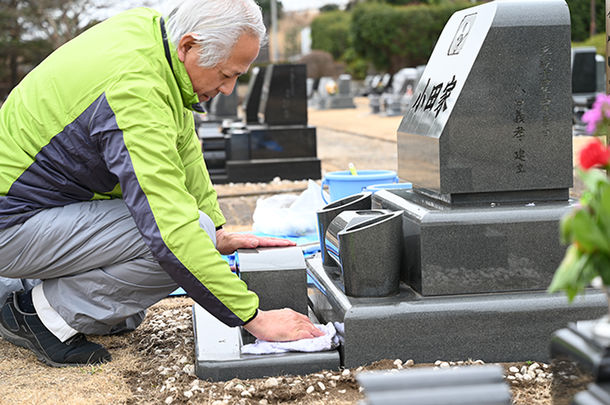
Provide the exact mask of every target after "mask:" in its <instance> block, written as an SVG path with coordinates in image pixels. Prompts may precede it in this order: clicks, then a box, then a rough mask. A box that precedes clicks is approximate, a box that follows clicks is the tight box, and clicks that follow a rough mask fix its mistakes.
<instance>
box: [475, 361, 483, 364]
mask: <svg viewBox="0 0 610 405" xmlns="http://www.w3.org/2000/svg"><path fill="white" fill-rule="evenodd" d="M474 364H485V362H484V361H483V360H475V361H474Z"/></svg>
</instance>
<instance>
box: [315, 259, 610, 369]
mask: <svg viewBox="0 0 610 405" xmlns="http://www.w3.org/2000/svg"><path fill="white" fill-rule="evenodd" d="M306 263H307V270H308V274H309V275H310V276H311V277H312V278H313V279H314V285H315V289H313V290H311V291H310V294H309V298H310V301H311V303H312V309H313V310H314V312H315V315H316V316H317V317H318V319H319V320H320V321H321V322H323V323H326V322H330V321H332V322H344V327H345V336H344V337H345V343H344V344H343V345H342V359H343V365H344V366H345V367H355V366H358V365H362V364H366V363H370V362H373V361H376V360H380V359H386V358H390V359H395V358H400V359H409V358H412V359H413V360H414V361H416V362H425V363H431V362H434V361H436V360H438V359H444V360H447V361H454V360H455V361H457V360H464V359H468V358H472V359H481V360H483V361H485V362H510V361H527V360H534V361H548V359H549V344H550V337H551V333H552V332H553V331H555V330H557V329H560V328H562V327H564V326H565V325H566V324H567V323H568V322H572V321H576V320H578V319H587V318H589V319H590V318H596V317H599V316H601V315H603V314H605V313H607V311H608V307H607V301H606V297H605V294H603V293H601V292H599V291H597V290H592V289H588V290H587V291H586V294H585V295H584V296H579V297H577V298H576V299H575V301H574V302H573V303H572V304H568V302H567V299H566V297H565V295H564V294H548V293H547V292H546V291H523V292H512V293H490V294H467V293H465V294H461V295H453V296H437V297H422V296H421V295H419V294H417V293H415V292H414V291H413V290H412V289H411V288H409V287H408V286H406V285H405V284H404V283H402V284H401V290H400V294H399V295H397V296H393V297H385V298H353V297H348V296H346V295H345V294H344V293H343V291H342V289H343V286H342V280H341V277H340V274H339V273H337V272H336V269H333V268H328V267H327V268H325V267H324V266H323V265H322V261H321V259H320V257H319V255H318V256H315V257H314V258H311V259H308V260H306Z"/></svg>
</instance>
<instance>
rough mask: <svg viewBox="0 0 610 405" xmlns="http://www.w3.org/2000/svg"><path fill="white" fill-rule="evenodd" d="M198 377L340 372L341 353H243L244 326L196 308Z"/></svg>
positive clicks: (198, 307)
mask: <svg viewBox="0 0 610 405" xmlns="http://www.w3.org/2000/svg"><path fill="white" fill-rule="evenodd" d="M193 330H194V331H195V374H196V375H197V377H199V378H201V379H202V380H209V381H226V380H231V379H233V378H241V379H246V378H262V377H268V376H278V375H285V374H292V375H299V374H310V373H314V372H318V371H320V370H337V369H338V368H339V366H340V365H341V363H340V359H339V352H338V351H337V350H331V351H327V352H316V353H297V352H291V353H280V354H266V355H255V354H241V347H242V346H243V344H244V343H247V342H248V341H249V340H250V338H251V336H250V335H249V334H248V333H247V332H246V331H244V330H243V328H241V327H229V326H227V325H225V324H223V323H222V322H220V321H219V320H218V319H216V318H215V317H214V316H212V315H211V314H210V313H209V312H207V311H206V310H205V309H203V308H202V307H201V306H199V305H194V306H193Z"/></svg>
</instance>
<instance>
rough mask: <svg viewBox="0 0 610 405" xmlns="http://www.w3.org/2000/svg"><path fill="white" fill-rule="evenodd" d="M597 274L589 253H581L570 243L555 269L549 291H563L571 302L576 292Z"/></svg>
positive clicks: (582, 288)
mask: <svg viewBox="0 0 610 405" xmlns="http://www.w3.org/2000/svg"><path fill="white" fill-rule="evenodd" d="M596 275H597V273H596V270H595V267H594V266H592V265H591V260H590V255H588V254H583V253H581V252H580V251H579V250H578V249H577V248H576V246H575V245H570V246H569V247H568V249H567V250H566V254H565V256H564V258H563V260H562V262H561V264H560V265H559V267H558V268H557V270H556V271H555V275H554V276H553V280H552V281H551V285H550V286H549V288H548V291H549V292H551V293H552V292H556V291H560V290H563V291H565V293H566V295H567V297H568V301H570V302H572V301H573V300H574V297H576V295H577V294H578V293H580V292H581V291H583V290H584V288H585V287H586V286H587V285H589V283H590V282H591V280H593V278H594V277H595V276H596Z"/></svg>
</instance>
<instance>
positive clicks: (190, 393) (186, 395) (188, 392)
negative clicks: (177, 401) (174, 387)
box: [182, 391, 193, 398]
mask: <svg viewBox="0 0 610 405" xmlns="http://www.w3.org/2000/svg"><path fill="white" fill-rule="evenodd" d="M182 395H184V396H185V397H187V398H190V397H192V396H193V391H184V392H183V393H182Z"/></svg>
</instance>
